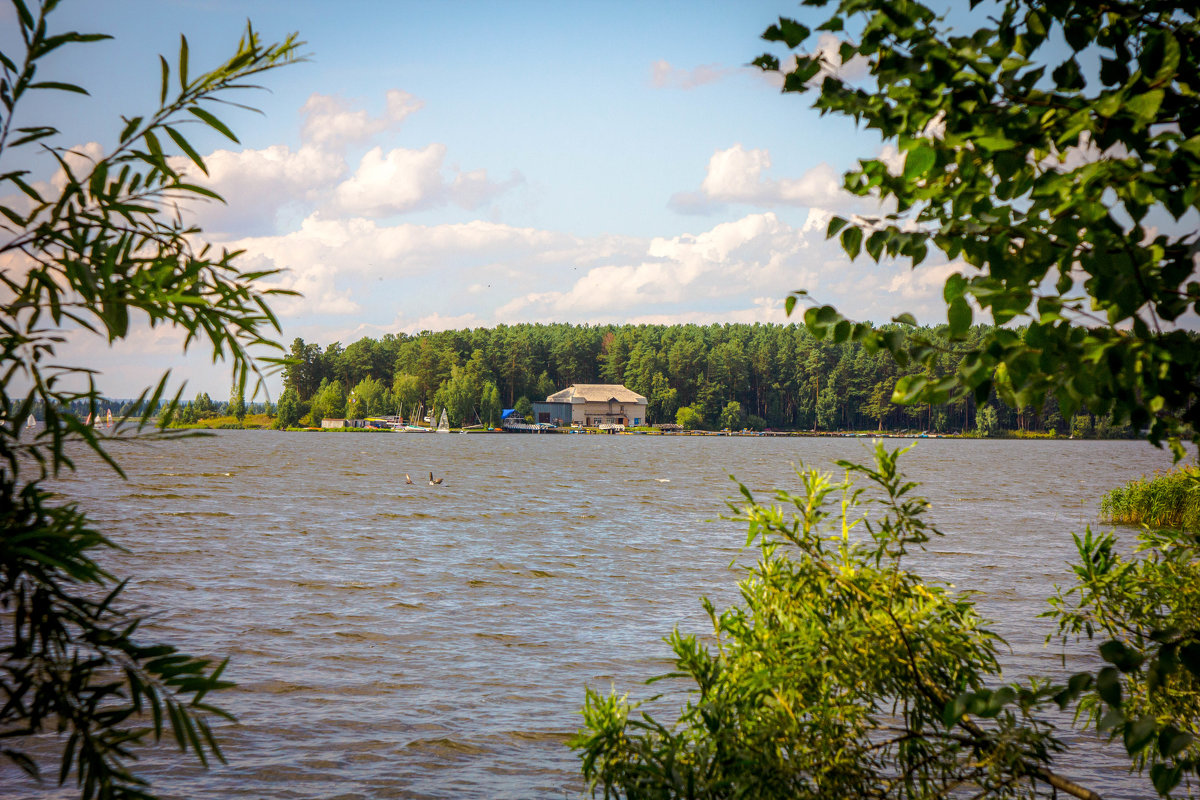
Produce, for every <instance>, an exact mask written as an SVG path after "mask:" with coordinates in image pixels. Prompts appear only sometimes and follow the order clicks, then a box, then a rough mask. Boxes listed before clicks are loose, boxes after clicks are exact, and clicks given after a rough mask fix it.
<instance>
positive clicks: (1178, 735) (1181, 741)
mask: <svg viewBox="0 0 1200 800" xmlns="http://www.w3.org/2000/svg"><path fill="white" fill-rule="evenodd" d="M1193 740H1194V737H1193V736H1192V734H1190V733H1187V732H1185V731H1181V730H1179V729H1178V728H1176V727H1174V726H1171V725H1168V726H1167V727H1166V728H1164V729H1163V730H1162V732H1161V733H1159V734H1158V752H1159V755H1161V756H1162V757H1163V758H1174V757H1175V756H1177V755H1179V754H1180V753H1182V752H1183V751H1184V750H1186V749H1188V748H1189V747H1190V746H1191V744H1192V741H1193Z"/></svg>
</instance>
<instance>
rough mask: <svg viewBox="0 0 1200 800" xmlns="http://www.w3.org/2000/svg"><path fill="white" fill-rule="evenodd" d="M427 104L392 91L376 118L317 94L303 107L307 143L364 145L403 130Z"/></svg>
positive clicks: (338, 100)
mask: <svg viewBox="0 0 1200 800" xmlns="http://www.w3.org/2000/svg"><path fill="white" fill-rule="evenodd" d="M423 105H424V102H423V101H422V100H420V99H418V98H416V97H413V96H412V95H411V94H409V93H408V92H405V91H401V90H400V89H389V90H388V92H387V102H386V107H385V109H384V113H383V114H382V115H381V116H378V117H372V116H371V115H370V114H368V113H367V112H366V111H365V110H363V109H355V108H353V107H352V106H351V105H350V103H349V101H347V100H346V99H345V98H341V97H336V96H333V95H324V94H314V95H312V96H311V97H309V98H308V101H307V102H306V103H305V104H304V105H303V106H302V107H301V109H300V112H301V114H303V115H304V124H303V126H302V128H301V135H302V136H303V137H304V141H305V142H311V143H312V144H315V145H318V146H321V147H339V146H341V145H344V144H346V143H348V142H362V141H367V140H369V139H371V138H372V137H374V136H377V135H378V134H380V133H383V132H384V131H388V130H394V129H396V128H397V127H399V126H400V124H401V123H402V122H403V121H404V119H405V118H406V117H408V116H409V115H410V114H412V113H413V112H415V111H419V110H420V109H421V107H422V106H423Z"/></svg>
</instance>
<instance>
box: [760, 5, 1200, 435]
mask: <svg viewBox="0 0 1200 800" xmlns="http://www.w3.org/2000/svg"><path fill="white" fill-rule="evenodd" d="M980 4H981V3H980V0H971V3H970V7H971V15H972V16H971V19H972V22H973V23H978V24H979V27H978V28H976V29H974V30H971V31H968V32H965V33H962V32H957V31H955V30H953V29H951V27H950V26H949V25H948V24H947V22H946V20H945V19H943V18H942V17H939V16H938V15H937V14H935V13H934V12H933V11H932V10H931V9H930V8H928V7H927V6H925V5H923V4H921V3H917V2H912V1H911V0H842V2H838V3H831V2H829V0H805V2H803V5H804V6H810V7H818V8H823V7H827V6H834V10H833V13H832V14H831V15H830V16H829V17H828V18H827V19H826V20H825V21H824V22H822V23H820V24H819V25H817V26H816V27H815V28H814V29H811V30H810V28H809V27H807V26H806V25H804V24H801V23H800V22H797V21H795V20H792V19H786V18H781V19H780V20H779V22H778V23H777V24H775V25H772V26H770V27H769V28H768V29H767V31H766V32H765V34H764V38H765V39H767V40H769V41H774V42H781V43H783V44H785V45H786V46H787V47H788V48H792V49H796V48H799V49H800V54H799V55H797V56H796V57H795V58H794V60H789V61H781V59H780V58H779V57H778V56H777V55H771V54H766V55H762V56H760V57H759V58H758V59H756V61H755V63H756V64H757V65H758V66H760V67H761V68H762V69H764V70H769V71H778V72H781V73H783V90H784V91H785V92H795V93H803V92H809V91H812V92H814V93H815V101H814V105H815V107H816V108H818V109H820V110H821V112H822V113H834V114H839V115H843V116H847V117H850V118H852V119H854V120H855V122H856V123H860V124H862V125H864V126H866V127H867V128H870V129H874V130H877V131H878V132H879V133H880V135H881V137H882V138H883V139H884V140H885V141H887V142H892V143H894V144H895V145H896V146H897V148H898V149H899V151H900V152H901V153H902V154H903V155H904V164H903V167H902V168H898V169H897V168H894V169H889V166H888V164H887V163H885V161H884V160H882V159H880V158H865V159H862V160H860V161H859V164H858V167H857V168H855V169H853V170H851V171H850V172H848V173H847V174H846V177H845V186H846V188H847V189H848V190H849V191H850V192H852V193H854V194H856V195H859V196H862V197H873V198H878V199H879V200H880V201H881V202H880V206H879V209H880V210H879V212H878V213H877V214H874V215H871V216H859V217H854V218H852V219H849V220H847V219H843V218H837V217H835V218H834V219H833V220H832V221H831V222H830V224H829V229H828V233H829V235H830V236H835V235H837V236H839V237H840V240H841V244H842V246H843V248H844V249H845V251H846V252H847V253H848V254H849V255H850V256H851V257H856V256H857V255H858V254H859V253H860V252H862V251H865V252H866V254H867V255H868V256H870V257H871V258H873V259H875V260H877V261H878V260H879V259H881V258H884V257H885V256H889V257H900V258H904V259H910V260H911V262H912V264H913V266H914V268H916V267H917V266H918V265H920V264H921V263H922V262H923V261H924V260H925V259H926V257H927V256H928V254H929V252H930V248H936V249H938V250H940V251H942V253H943V254H944V256H945V257H946V258H947V259H951V260H954V259H961V260H962V262H964V269H963V270H962V271H961V272H960V273H956V274H953V275H951V276H950V277H949V278H948V279H947V280H946V283H945V290H944V296H945V301H946V304H947V314H946V319H947V322H948V323H949V328H950V332H951V334H952V335H957V336H963V335H965V334H966V333H967V331H968V329H969V328H970V326H971V324H972V322H973V321H974V318H975V314H976V313H977V312H983V313H984V314H987V315H989V316H990V317H991V319H992V320H993V321H994V322H995V323H996V324H997V325H999V326H1004V325H1006V324H1007V323H1010V322H1017V323H1027V324H1028V329H1027V330H1026V331H1025V333H1024V335H1023V336H1021V335H1019V334H1018V333H1016V332H1015V331H1013V330H1012V329H1010V328H1006V327H1000V328H997V329H994V330H992V331H990V332H989V334H988V336H987V337H986V338H985V339H984V340H983V341H982V342H980V343H978V345H977V346H975V347H974V348H973V350H972V352H971V353H970V354H969V355H968V356H967V357H966V358H964V359H963V361H962V363H961V364H960V366H959V368H958V370H957V372H956V373H955V374H953V375H949V376H945V377H942V378H929V377H927V376H923V375H920V374H914V375H911V376H909V377H906V378H905V379H903V380H902V381H901V382H900V384H899V385H898V386H897V388H896V392H895V398H896V400H897V401H900V402H934V403H938V402H944V401H945V400H946V399H947V398H949V397H953V396H962V395H964V394H967V393H972V392H973V393H974V394H975V397H976V398H977V399H978V400H979V401H980V402H982V401H983V400H984V399H986V397H987V395H988V392H989V391H990V390H991V389H992V388H993V387H995V388H996V389H997V390H998V391H999V393H1000V395H1001V396H1002V397H1003V398H1004V399H1005V401H1006V402H1008V403H1009V404H1010V405H1014V406H1018V407H1023V406H1026V405H1033V406H1035V407H1036V406H1039V405H1041V404H1042V402H1044V400H1045V399H1046V397H1047V396H1049V395H1051V394H1053V395H1054V396H1055V397H1057V399H1058V404H1059V408H1060V409H1062V413H1063V416H1064V417H1067V418H1069V417H1070V415H1071V414H1072V413H1073V412H1074V410H1075V409H1077V408H1080V407H1083V406H1086V407H1087V408H1088V409H1089V410H1090V411H1091V412H1093V413H1097V414H1106V413H1109V412H1111V413H1112V414H1113V416H1114V418H1115V419H1116V420H1117V422H1118V423H1120V422H1125V421H1129V422H1131V423H1132V424H1133V425H1134V426H1135V427H1137V428H1141V429H1145V430H1146V431H1147V435H1148V438H1149V439H1150V440H1151V441H1153V442H1155V443H1156V444H1157V443H1161V442H1162V441H1163V440H1164V439H1167V440H1170V441H1171V442H1172V445H1173V447H1175V448H1176V453H1177V454H1181V453H1182V451H1181V450H1180V449H1178V444H1177V441H1178V439H1180V438H1187V437H1191V438H1192V439H1193V440H1195V439H1196V437H1197V431H1200V424H1198V423H1200V404H1198V403H1197V402H1196V395H1197V391H1198V390H1200V383H1198V381H1197V373H1198V368H1200V350H1197V348H1196V347H1195V346H1194V344H1193V343H1192V341H1191V340H1190V338H1189V337H1188V336H1187V335H1186V333H1185V332H1183V331H1181V330H1179V329H1178V327H1177V325H1178V323H1179V322H1180V320H1181V319H1182V318H1183V317H1184V315H1185V314H1188V313H1189V312H1196V311H1200V281H1198V280H1197V275H1196V254H1197V233H1196V222H1197V211H1200V103H1197V92H1198V91H1200V7H1198V6H1197V5H1196V3H1194V2H1122V1H1115V0H1114V1H1112V2H1095V1H1094V0H1089V1H1088V2H1080V1H1079V0H1053V1H1052V2H1031V1H1030V0H1002V2H999V3H995V4H987V5H986V6H985V8H984V9H980V8H978V6H980ZM985 11H986V13H985ZM817 32H832V33H833V34H834V35H836V36H838V37H839V39H840V40H841V45H840V48H839V52H838V56H839V59H838V61H839V63H840V64H846V63H847V62H850V61H851V60H852V59H859V61H858V62H857V63H862V61H861V60H862V59H865V61H866V64H867V65H868V67H869V75H868V76H867V77H866V78H865V79H863V80H861V81H854V80H851V79H848V78H843V77H842V76H841V74H840V70H839V68H838V65H837V64H834V63H831V60H830V59H828V58H826V57H825V56H823V55H822V54H821V53H819V52H813V53H805V52H804V51H803V49H804V47H805V45H806V43H808V42H810V40H811V39H813V38H814V34H815V33H817ZM1097 65H1098V66H1097ZM1176 231H1182V232H1176ZM803 294H804V292H803V291H799V292H796V293H793V294H792V295H791V296H790V297H789V298H788V309H789V311H790V310H791V309H792V308H793V307H794V306H795V303H796V300H797V297H798V296H802V295H803ZM898 319H900V320H905V321H911V317H909V316H908V315H903V316H902V317H900V318H898ZM805 322H806V323H807V324H808V326H809V328H810V329H811V330H812V331H813V332H814V334H817V335H819V336H829V337H832V338H834V339H836V340H839V341H841V340H846V339H857V340H862V341H865V342H867V343H869V344H872V345H873V346H877V347H884V348H887V349H888V350H890V351H891V352H892V353H893V354H894V355H895V356H896V358H897V359H899V360H900V361H901V362H908V361H910V360H915V361H917V362H930V361H932V360H933V359H935V358H936V350H935V348H934V347H933V346H932V345H931V344H930V343H928V342H923V341H921V339H920V337H917V338H916V340H914V341H908V342H905V341H904V339H903V338H902V337H901V336H900V335H899V334H891V333H883V334H881V333H880V332H878V331H874V330H872V329H871V328H869V327H868V326H865V325H860V324H855V323H853V322H851V321H850V320H847V319H845V318H844V317H843V316H842V315H841V314H839V313H838V312H837V311H836V310H835V309H833V308H832V307H829V306H819V305H818V306H814V307H812V308H810V309H808V310H807V311H806V312H805Z"/></svg>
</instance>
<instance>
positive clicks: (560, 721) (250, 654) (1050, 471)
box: [0, 431, 1170, 798]
mask: <svg viewBox="0 0 1200 800" xmlns="http://www.w3.org/2000/svg"><path fill="white" fill-rule="evenodd" d="M903 443H904V442H893V443H891V444H892V445H893V446H895V445H899V444H903ZM114 452H115V454H116V455H117V457H118V459H119V460H120V461H121V463H122V465H123V466H124V467H125V468H126V470H127V472H128V475H129V480H128V481H122V480H121V479H120V478H118V477H117V476H116V475H114V474H112V473H111V472H110V471H106V470H104V469H102V468H100V467H94V468H91V467H89V468H87V469H85V470H84V471H83V472H82V474H80V475H78V476H76V477H74V478H72V479H70V480H68V481H66V482H65V484H66V485H65V486H64V490H65V491H66V492H68V493H70V494H71V495H73V496H75V497H77V498H78V499H79V501H80V503H81V505H82V506H83V507H84V509H85V510H87V511H88V512H89V513H90V514H91V515H92V517H93V518H94V519H95V520H96V521H97V522H98V523H99V524H100V526H101V529H102V530H106V531H109V532H111V533H112V534H113V537H114V538H115V539H116V540H118V541H119V542H120V543H122V544H123V545H125V546H126V547H128V548H129V549H130V550H131V551H132V554H131V555H129V556H121V557H120V558H119V559H118V561H119V563H117V564H115V567H116V570H115V571H116V572H118V574H131V575H134V576H135V579H134V581H133V582H132V583H131V588H130V593H131V595H132V597H133V598H134V599H136V600H137V601H138V602H141V603H144V604H145V605H146V607H147V608H148V609H151V610H153V611H154V612H155V615H154V618H153V619H154V626H155V629H156V633H158V634H160V635H164V636H165V637H166V638H168V639H169V640H171V641H174V642H176V643H178V644H180V645H181V646H183V647H184V648H185V649H187V650H189V651H191V652H195V653H209V654H213V655H217V656H224V655H228V656H230V659H231V661H230V667H229V670H228V675H229V676H230V677H231V678H232V679H234V680H236V681H237V682H238V688H237V689H236V690H233V691H230V692H227V693H225V694H224V695H223V697H222V698H221V702H222V704H223V705H224V706H225V707H226V708H228V709H229V710H231V711H233V712H234V713H235V714H236V716H237V718H238V724H237V725H236V726H226V727H224V728H223V729H222V736H221V738H222V743H223V745H224V748H225V750H226V753H227V756H228V758H229V764H228V765H227V766H224V767H218V768H215V769H213V770H211V771H208V772H200V771H195V770H193V769H192V768H191V767H189V766H187V763H186V762H184V765H183V766H181V765H180V764H179V763H178V762H176V761H175V760H173V759H172V758H170V757H169V756H155V760H151V761H150V762H149V766H148V768H147V771H148V772H149V774H151V775H152V776H153V777H154V779H155V781H156V784H157V786H158V788H159V790H160V791H163V792H164V793H166V794H168V795H169V796H178V797H194V798H217V797H255V798H335V797H336V798H387V797H405V798H409V797H412V798H417V797H428V798H458V797H509V798H525V797H546V798H551V797H577V796H579V795H580V794H581V793H582V791H583V787H582V784H581V782H580V780H579V778H578V767H577V758H576V757H575V756H574V755H573V754H572V753H571V752H570V751H569V750H568V749H567V748H566V746H565V741H566V739H567V738H568V736H569V735H570V734H571V733H572V732H574V731H575V730H576V729H577V727H578V724H579V715H578V708H579V706H580V705H581V703H582V700H583V690H584V687H585V686H589V685H590V686H595V687H598V688H601V689H604V690H607V688H608V687H609V686H610V685H612V684H615V685H616V686H617V687H618V688H619V689H621V690H622V691H625V690H631V691H632V692H633V694H635V695H637V694H638V693H639V690H640V688H641V687H639V686H638V682H639V681H640V680H642V679H644V678H647V677H650V676H652V675H655V674H658V673H660V672H663V671H665V670H666V668H667V667H668V666H669V662H668V660H667V657H668V655H669V650H668V648H667V646H666V645H665V644H664V643H663V642H662V641H661V639H662V637H663V636H664V635H665V634H667V633H668V632H669V631H670V630H671V628H672V627H673V626H675V625H680V626H681V627H683V628H685V629H690V630H695V631H703V630H704V629H705V626H706V619H705V617H704V614H703V612H702V610H701V608H700V606H699V603H698V602H697V599H698V597H699V596H701V595H708V596H709V597H711V598H712V599H713V600H714V601H715V602H716V603H717V605H718V606H720V605H722V604H728V603H729V602H732V601H733V600H734V599H735V597H736V591H735V586H734V582H735V580H736V577H737V575H736V574H735V573H734V572H733V571H731V570H730V568H729V565H730V563H731V561H733V560H734V559H735V558H736V557H737V556H738V554H739V552H740V550H739V548H740V546H741V545H742V544H743V543H744V540H745V533H744V531H743V530H742V529H740V528H739V527H738V526H737V525H736V524H734V523H731V522H728V521H724V520H721V519H720V516H721V514H723V513H725V512H726V511H727V509H726V507H725V505H724V501H725V500H726V499H728V498H732V497H733V496H734V495H735V494H736V486H735V485H734V484H733V483H732V482H731V481H730V480H729V475H730V474H731V473H732V474H734V475H736V477H737V478H738V479H739V480H741V481H742V482H744V483H745V484H747V485H748V486H749V487H750V488H751V489H752V490H754V491H756V492H758V493H760V494H761V495H762V496H763V497H764V499H765V497H766V494H767V493H768V491H769V490H770V489H772V488H774V487H776V486H784V487H794V486H795V479H794V473H793V470H792V464H794V463H797V462H800V461H803V462H805V463H806V464H809V465H814V466H820V467H822V468H826V469H832V468H833V462H834V461H835V460H836V459H838V458H863V459H865V458H867V450H866V446H865V444H864V442H863V441H862V440H853V439H815V438H804V439H767V438H726V437H643V436H513V435H470V436H461V435H449V436H436V435H417V434H407V435H389V434H376V435H332V434H319V435H318V434H283V433H277V432H265V431H264V432H254V431H245V432H242V431H230V432H223V433H221V434H219V435H217V436H214V437H211V438H207V439H193V440H185V441H179V442H172V443H164V444H155V445H145V444H142V445H133V444H123V445H119V446H117V447H116V448H114ZM901 463H902V464H903V465H904V466H905V469H906V471H907V472H908V473H909V475H910V476H911V477H912V478H915V479H917V480H920V481H922V482H923V484H924V486H923V492H924V493H925V494H926V495H927V496H928V497H929V498H930V499H931V500H932V502H933V512H932V513H933V516H934V519H935V521H936V522H937V523H938V525H939V526H940V527H941V528H942V529H943V530H944V531H945V532H946V534H947V535H946V537H944V538H942V539H938V540H936V541H934V542H933V543H932V545H931V548H930V551H929V552H928V553H925V554H922V555H921V556H919V562H920V566H919V568H920V569H921V570H922V571H923V572H924V574H926V575H927V577H936V578H938V579H941V580H944V581H948V582H951V583H953V584H955V585H956V586H958V587H961V588H969V589H973V590H976V591H978V592H980V593H981V594H980V597H979V602H980V605H981V606H982V608H983V611H984V613H985V615H986V616H988V617H990V618H992V619H994V620H996V624H995V626H994V627H995V628H996V630H998V631H999V632H1000V633H1001V634H1003V635H1004V636H1005V638H1006V639H1007V640H1008V641H1009V643H1010V644H1011V647H1012V653H1011V654H1006V656H1005V664H1006V669H1007V670H1008V671H1009V673H1010V674H1013V675H1016V674H1020V673H1022V672H1026V671H1031V670H1034V669H1037V670H1043V671H1044V670H1052V669H1055V668H1057V667H1058V665H1059V662H1058V658H1057V652H1058V651H1057V650H1055V649H1047V648H1045V646H1044V644H1043V642H1044V639H1045V634H1046V632H1047V630H1048V628H1047V623H1046V621H1045V620H1039V619H1037V614H1038V613H1039V612H1040V611H1042V610H1044V605H1043V600H1044V598H1045V597H1046V596H1047V595H1048V594H1050V593H1051V591H1052V586H1053V584H1054V582H1056V581H1063V580H1065V579H1066V563H1067V561H1068V560H1069V559H1070V558H1071V556H1072V553H1073V552H1074V548H1073V544H1072V541H1071V535H1070V534H1071V532H1072V531H1081V530H1082V529H1083V527H1084V526H1085V525H1088V524H1095V522H1096V513H1097V510H1098V501H1099V497H1100V495H1101V494H1102V493H1103V492H1104V491H1105V490H1106V489H1108V488H1111V487H1112V486H1114V485H1117V484H1118V483H1120V482H1122V481H1124V480H1126V479H1128V478H1131V477H1135V476H1138V475H1141V474H1144V473H1147V472H1150V471H1153V470H1155V469H1158V468H1162V467H1165V466H1168V465H1169V463H1170V459H1169V457H1168V456H1167V455H1165V454H1164V453H1163V452H1161V451H1158V450H1155V449H1154V448H1152V447H1150V446H1149V445H1146V444H1144V443H1139V442H1070V441H1026V442H1018V441H970V440H967V441H953V440H923V441H921V442H920V443H919V444H918V445H917V446H916V448H915V449H914V450H913V452H911V453H909V454H908V455H906V456H904V457H903V459H902V462H901ZM430 470H432V471H433V472H434V473H436V474H437V475H438V476H444V477H445V483H444V484H443V485H441V486H429V485H427V484H428V478H427V476H428V473H429V471H430ZM405 473H409V474H410V475H412V476H413V479H414V481H415V484H414V485H411V486H409V485H406V484H405V482H404V474H405ZM106 563H112V562H111V561H110V562H106ZM1119 764H1120V762H1119V761H1117V762H1111V763H1110V762H1107V761H1106V760H1105V758H1104V757H1103V755H1102V754H1094V753H1093V754H1091V755H1088V756H1087V757H1085V758H1082V759H1075V760H1073V761H1072V763H1070V764H1067V765H1064V766H1063V772H1064V773H1066V774H1068V775H1071V776H1072V777H1075V778H1082V779H1086V780H1085V782H1088V781H1090V782H1091V784H1092V785H1094V786H1098V787H1101V788H1102V789H1103V790H1104V792H1105V793H1106V796H1111V797H1133V796H1137V795H1139V794H1141V792H1140V791H1139V790H1138V788H1137V787H1138V786H1139V784H1136V783H1131V782H1130V781H1129V779H1126V778H1125V777H1124V773H1123V770H1122V769H1121V768H1120V766H1119ZM9 779H14V778H13V775H12V773H11V772H10V771H3V772H0V782H3V781H7V780H9ZM10 785H12V784H11V783H10ZM0 794H3V793H2V792H0ZM6 796H9V795H6ZM12 796H20V795H12ZM30 796H37V795H36V794H30Z"/></svg>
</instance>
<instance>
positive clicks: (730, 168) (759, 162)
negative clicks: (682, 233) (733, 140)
mask: <svg viewBox="0 0 1200 800" xmlns="http://www.w3.org/2000/svg"><path fill="white" fill-rule="evenodd" d="M770 168H771V154H770V152H768V151H767V150H765V149H758V148H752V149H746V148H744V147H742V145H741V144H735V145H734V146H733V147H730V148H727V149H725V150H718V151H716V152H715V153H713V155H712V157H711V158H710V159H709V160H708V168H707V171H706V173H705V176H704V180H703V182H701V184H700V190H699V191H698V192H691V193H688V192H681V193H679V194H676V195H675V196H674V197H672V198H671V206H672V208H674V209H676V210H677V211H682V212H685V213H688V212H707V211H710V210H713V209H715V208H719V207H720V206H722V205H725V204H729V203H744V204H747V205H754V206H760V207H771V206H781V205H784V206H807V207H813V206H817V207H820V208H845V207H849V206H851V205H853V204H854V203H855V198H854V197H853V196H851V195H850V194H848V193H847V192H845V191H844V190H843V189H842V185H841V176H840V175H839V174H838V173H837V171H836V170H835V169H834V168H833V167H831V166H830V165H828V164H825V163H821V164H818V165H817V166H815V167H813V168H812V169H810V170H808V171H807V172H805V173H804V174H803V175H802V176H800V177H799V178H781V179H775V178H771V177H769V176H768V175H767V172H768V170H770Z"/></svg>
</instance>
